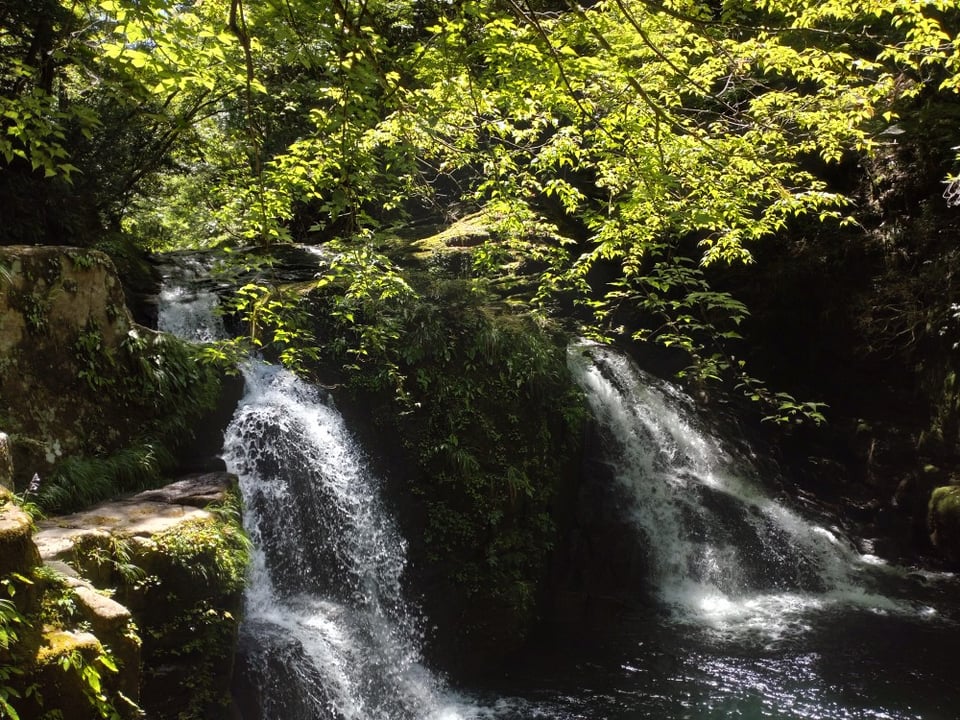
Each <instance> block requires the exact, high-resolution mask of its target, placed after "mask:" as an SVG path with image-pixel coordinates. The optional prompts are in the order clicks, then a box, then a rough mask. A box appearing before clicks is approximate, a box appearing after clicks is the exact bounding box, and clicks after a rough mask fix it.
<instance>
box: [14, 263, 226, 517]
mask: <svg viewBox="0 0 960 720" xmlns="http://www.w3.org/2000/svg"><path fill="white" fill-rule="evenodd" d="M0 266H2V267H3V268H5V272H4V273H2V274H0V428H2V429H3V430H4V431H5V432H7V433H9V436H10V450H11V453H10V454H11V457H12V461H13V462H12V467H13V473H12V474H13V483H14V485H15V486H16V487H17V488H19V489H24V488H26V486H27V484H28V483H29V482H30V481H31V480H32V478H33V477H34V475H35V474H36V475H38V476H39V478H40V480H41V486H40V490H39V494H38V495H37V498H38V501H39V502H40V504H41V505H42V506H43V507H44V509H45V510H46V511H48V512H65V511H67V510H69V509H73V508H76V507H80V506H83V505H85V504H92V503H93V502H96V501H99V500H102V499H106V498H107V497H110V496H111V495H115V494H117V493H119V492H124V491H129V490H133V489H137V488H139V487H143V486H146V485H150V484H156V483H159V481H160V479H161V476H162V472H163V471H166V470H171V469H172V468H173V466H174V465H175V464H176V458H175V451H176V449H177V448H178V447H179V446H181V445H183V443H184V441H185V440H186V439H187V438H189V436H190V435H191V434H192V427H193V426H194V425H195V424H197V422H198V420H199V419H201V418H202V417H203V414H204V413H206V412H209V411H211V410H212V409H213V408H214V407H215V405H216V402H217V400H218V398H219V395H220V376H219V373H218V372H217V371H215V370H214V369H213V368H210V367H208V366H206V365H203V364H202V363H200V362H199V360H198V358H197V355H196V351H195V350H194V349H193V348H191V347H190V346H188V345H186V344H185V343H183V342H181V341H179V340H177V339H176V338H173V337H171V336H169V335H166V334H164V333H157V332H155V331H153V330H150V329H148V328H145V327H142V326H139V325H137V324H135V323H134V322H133V320H132V319H131V317H130V313H129V311H128V310H127V307H126V305H125V301H124V293H123V288H122V286H121V282H120V279H119V277H118V276H117V272H116V269H115V268H114V266H113V263H112V262H111V260H110V258H109V257H108V256H107V255H105V254H103V253H101V252H98V251H96V250H87V249H78V248H71V247H31V246H9V247H0ZM0 472H3V470H2V468H0ZM2 479H3V478H2V477H0V481H2Z"/></svg>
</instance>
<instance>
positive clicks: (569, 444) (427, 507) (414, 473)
mask: <svg viewBox="0 0 960 720" xmlns="http://www.w3.org/2000/svg"><path fill="white" fill-rule="evenodd" d="M411 285H412V286H413V287H414V289H415V290H416V291H417V296H416V298H415V299H410V298H405V299H404V302H403V303H400V304H393V305H392V306H391V305H390V304H388V303H383V304H382V306H381V307H380V308H379V311H378V312H373V310H372V309H371V308H363V311H364V312H363V314H362V315H361V314H360V313H359V312H358V313H355V314H353V315H352V317H351V318H350V320H351V321H352V322H347V323H344V324H341V325H335V324H333V322H332V321H334V322H335V320H336V318H337V317H338V315H337V314H336V313H335V312H331V311H325V308H326V310H330V309H331V307H335V305H336V304H337V303H338V302H340V299H339V298H337V297H330V296H328V295H324V294H318V296H317V297H316V298H315V301H316V303H317V307H316V308H315V311H314V313H313V316H314V317H319V318H325V319H326V322H327V324H326V325H325V326H324V327H321V328H319V329H318V331H317V335H318V336H321V337H323V336H326V337H328V338H329V337H334V338H342V341H340V342H338V341H337V340H334V341H333V342H330V343H328V344H327V346H326V347H327V348H328V350H330V349H334V350H335V349H336V348H342V349H343V352H342V354H340V355H339V356H336V355H334V356H331V357H329V358H328V359H329V360H330V361H334V362H335V361H336V360H337V359H339V360H340V362H342V363H345V364H346V365H347V366H348V373H349V374H348V376H347V377H348V383H349V385H350V387H352V388H353V390H354V392H355V393H356V394H357V395H358V396H362V397H363V400H362V401H361V402H360V403H359V404H360V405H362V406H370V405H371V404H372V405H373V406H374V408H375V410H374V414H375V415H376V417H377V422H378V423H379V428H378V430H379V433H378V435H379V436H380V437H392V438H398V439H399V444H400V445H401V451H402V452H403V453H404V455H405V456H406V458H407V460H406V462H405V463H404V464H405V465H406V466H408V467H409V469H410V472H409V473H408V477H407V478H406V479H407V481H408V482H409V487H410V489H411V490H412V492H413V493H414V494H415V495H417V496H418V497H419V498H420V502H421V503H422V506H423V512H424V515H425V518H424V522H423V526H422V528H420V527H418V530H419V531H421V532H422V535H423V539H424V548H423V552H424V554H425V555H426V559H427V560H429V564H430V566H431V567H432V568H435V569H436V570H437V572H438V573H439V575H440V578H441V580H440V582H441V584H442V585H443V586H444V587H443V588H442V589H438V590H436V591H435V592H434V591H431V592H428V596H444V597H446V598H447V599H451V598H458V599H457V600H452V601H451V602H447V603H446V604H447V605H457V606H459V607H461V608H469V610H468V611H467V614H466V615H463V616H461V617H460V618H459V619H458V621H457V626H456V631H457V632H459V633H460V634H461V637H466V636H471V643H473V644H474V645H476V643H483V644H489V645H491V646H493V645H496V644H498V643H499V644H502V645H503V646H505V647H507V646H511V645H513V644H515V643H517V642H519V641H520V640H521V639H522V637H523V635H524V633H525V631H526V629H527V628H528V627H529V626H530V623H531V620H532V619H533V616H534V613H535V601H536V597H537V591H538V589H539V588H540V586H541V584H542V581H543V578H544V576H545V574H546V567H547V562H548V559H549V556H550V551H551V550H552V547H553V544H554V541H555V539H556V535H557V527H556V521H557V512H556V509H557V506H558V494H559V493H561V492H562V490H563V488H564V485H565V482H566V481H568V480H569V478H570V476H571V474H572V472H575V471H574V470H572V469H573V468H576V467H577V466H578V463H577V461H576V458H577V454H578V452H579V439H580V424H581V423H582V421H583V420H584V417H585V416H584V412H583V406H582V402H581V395H580V393H579V392H578V391H577V390H576V389H575V387H574V386H573V384H572V382H571V380H570V378H569V373H568V371H567V368H566V351H565V346H566V339H565V337H564V336H563V335H562V334H561V333H559V332H558V331H557V330H556V329H554V328H553V327H551V325H550V324H549V323H548V322H546V321H544V320H542V319H541V318H539V317H538V316H536V315H534V314H530V313H523V314H520V313H511V312H508V311H504V310H503V309H502V306H498V305H496V304H494V303H493V302H492V298H491V296H489V295H488V294H486V293H485V292H484V291H483V289H482V287H480V286H479V285H477V284H476V283H474V282H470V281H460V280H439V279H436V278H430V277H425V276H420V277H418V278H411ZM339 317H341V318H342V317H344V315H343V314H341V315H340V316H339ZM331 320H332V321H331ZM352 333H356V335H355V336H354V338H355V339H351V338H350V337H349V336H350V334H352ZM364 333H367V335H366V336H365V335H364ZM375 333H378V334H377V335H376V337H377V343H375V344H369V345H367V349H366V352H365V354H364V355H363V356H361V357H360V361H359V362H351V359H352V358H351V348H356V347H357V346H358V345H361V346H362V342H363V339H364V337H370V336H371V335H374V334H375ZM391 392H393V393H394V395H393V400H392V401H387V402H384V400H385V397H386V396H387V395H388V394H389V393H391ZM427 603H428V604H429V603H430V600H429V597H428V600H427ZM428 612H430V614H431V617H434V613H435V612H437V611H435V609H433V608H428ZM439 612H443V610H442V609H441V610H439Z"/></svg>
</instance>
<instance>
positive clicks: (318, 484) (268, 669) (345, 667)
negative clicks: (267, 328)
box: [158, 263, 494, 720]
mask: <svg viewBox="0 0 960 720" xmlns="http://www.w3.org/2000/svg"><path fill="white" fill-rule="evenodd" d="M204 273H205V269H204V268H203V267H202V264H198V263H179V266H178V268H175V269H174V270H173V271H172V276H168V277H167V278H166V281H165V285H164V290H163V292H162V294H161V305H160V308H159V313H158V318H159V319H158V324H159V325H160V329H162V330H166V331H169V332H173V333H175V334H178V335H179V336H181V337H184V338H186V339H189V340H194V341H198V340H199V341H207V340H211V339H216V338H221V337H223V329H222V324H221V323H220V322H219V319H218V318H217V317H216V315H215V308H216V307H217V299H216V296H215V294H214V293H213V292H212V291H211V290H210V289H209V288H204V287H203V284H202V283H200V282H198V279H199V278H202V277H203V276H204ZM242 371H243V375H244V379H245V381H246V385H245V388H246V389H245V395H244V397H243V399H242V400H241V401H240V404H239V407H238V409H237V411H236V413H235V415H234V417H233V420H232V422H231V423H230V425H229V427H228V429H227V432H226V436H225V442H224V449H223V458H224V460H225V462H226V464H227V467H228V469H229V470H230V471H231V472H233V473H235V474H236V475H237V476H238V477H239V479H240V490H241V493H242V496H243V501H244V525H245V528H246V530H247V532H248V534H249V535H250V538H251V540H252V542H253V547H254V551H253V558H252V569H251V575H250V580H249V584H248V589H247V592H246V597H245V608H244V620H243V623H242V625H241V637H240V647H241V653H240V657H239V661H238V672H240V673H242V675H243V676H244V679H245V683H246V685H247V686H248V688H247V694H249V695H252V697H253V702H255V703H256V705H257V707H256V708H243V711H244V714H245V717H251V718H257V720H260V719H262V720H327V719H331V720H333V719H336V720H427V719H432V720H462V719H464V718H477V717H492V716H493V713H494V711H492V710H486V709H483V708H478V707H474V706H473V705H471V704H470V703H469V702H467V701H466V700H463V699H461V698H458V697H457V696H455V695H454V694H453V693H452V692H451V691H450V690H448V689H447V688H445V687H444V686H443V684H442V683H441V682H440V681H439V680H438V678H437V677H436V676H435V675H433V674H432V673H431V672H430V671H429V670H428V669H427V668H426V667H425V666H424V665H423V664H422V662H421V651H420V645H421V643H420V630H419V626H420V619H419V617H418V615H417V613H416V611H415V609H414V608H413V607H412V606H411V605H410V604H409V603H408V602H407V601H406V600H405V599H404V597H403V592H402V579H403V572H404V567H405V564H406V545H405V542H404V540H403V538H402V537H401V535H400V533H399V531H398V529H397V527H396V525H395V523H394V522H393V520H392V518H391V516H390V514H389V513H388V512H387V509H386V508H385V506H384V503H383V500H382V498H381V487H380V482H379V480H378V478H377V477H376V476H375V475H374V474H373V473H372V472H371V471H370V469H369V467H368V466H367V464H366V463H365V461H364V455H363V453H362V451H361V450H360V448H359V447H358V446H357V443H356V441H355V440H354V439H353V437H352V436H351V435H350V433H349V432H348V430H347V428H346V427H345V424H344V421H343V419H342V417H341V416H340V414H339V413H338V412H337V410H336V408H335V406H334V404H333V402H332V400H331V399H330V398H329V397H327V396H326V394H325V393H324V392H322V391H321V390H318V389H317V388H315V387H313V386H311V385H309V384H307V383H305V382H303V381H301V380H300V379H298V378H297V377H295V376H294V375H293V374H292V373H290V372H289V371H287V370H285V369H283V368H279V367H276V366H272V365H269V364H267V363H264V362H262V361H259V360H256V359H251V360H249V361H247V362H246V363H245V364H244V366H243V368H242Z"/></svg>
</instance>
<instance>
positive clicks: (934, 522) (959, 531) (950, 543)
mask: <svg viewBox="0 0 960 720" xmlns="http://www.w3.org/2000/svg"><path fill="white" fill-rule="evenodd" d="M927 528H928V530H929V531H930V542H931V543H932V544H933V546H934V547H935V548H936V549H937V550H938V551H939V552H940V554H941V555H943V557H944V558H946V559H947V560H948V561H949V562H951V563H953V564H960V485H945V486H942V487H938V488H936V489H934V491H933V493H931V495H930V504H929V506H928V513H927Z"/></svg>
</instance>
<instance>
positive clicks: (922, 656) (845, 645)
mask: <svg viewBox="0 0 960 720" xmlns="http://www.w3.org/2000/svg"><path fill="white" fill-rule="evenodd" d="M808 621H809V622H808V628H807V629H805V630H804V631H803V632H802V633H801V634H798V635H791V636H786V637H779V638H776V639H769V638H762V637H750V636H749V634H748V635H747V636H746V637H740V638H737V639H733V638H730V637H724V636H723V635H722V634H718V633H717V632H715V631H714V630H712V629H708V628H704V627H702V626H701V627H697V626H691V625H689V624H683V623H679V624H675V623H672V622H665V621H664V617H663V614H662V610H659V609H651V610H649V611H646V612H643V613H634V614H632V615H628V616H625V617H620V618H617V619H616V621H615V622H611V623H610V624H609V625H608V626H607V627H606V628H596V627H594V628H592V629H591V630H590V631H589V632H587V631H584V630H583V629H582V628H581V629H578V628H572V627H571V628H566V629H565V630H563V629H556V630H555V631H554V632H553V633H552V634H551V636H550V637H549V638H540V639H538V641H537V642H536V644H535V645H536V647H535V649H534V650H531V651H529V652H528V653H527V654H526V655H525V656H524V657H522V658H519V659H518V660H517V661H516V662H515V663H513V664H512V665H511V667H509V668H504V669H503V670H502V672H495V673H493V674H492V676H491V677H490V678H489V679H488V683H489V686H488V688H487V690H486V691H485V692H484V691H480V694H481V695H482V696H486V697H487V698H488V706H490V707H497V699H496V698H504V697H510V696H512V697H514V698H517V700H515V701H513V702H512V703H511V702H509V701H504V700H500V703H501V705H500V712H498V713H497V716H499V717H509V718H516V719H517V720H520V718H554V719H556V720H560V719H562V720H573V719H574V718H577V719H579V718H583V719H589V720H634V719H636V718H664V719H670V718H818V719H821V718H822V719H824V720H828V719H829V720H841V719H843V720H846V719H854V718H863V719H867V718H870V719H873V718H890V719H897V720H900V719H905V718H922V719H924V720H956V718H958V717H960V682H958V676H957V673H958V670H960V662H958V653H960V627H958V626H957V624H956V623H954V622H952V621H951V620H950V619H949V618H945V617H942V616H938V617H925V618H923V617H919V618H907V617H903V616H896V615H882V614H877V613H873V612H869V611H863V610H849V609H846V610H839V611H835V612H834V611H826V612H821V613H818V614H817V616H816V617H810V618H808ZM520 698H522V701H521V700H520ZM507 706H510V707H507Z"/></svg>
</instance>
